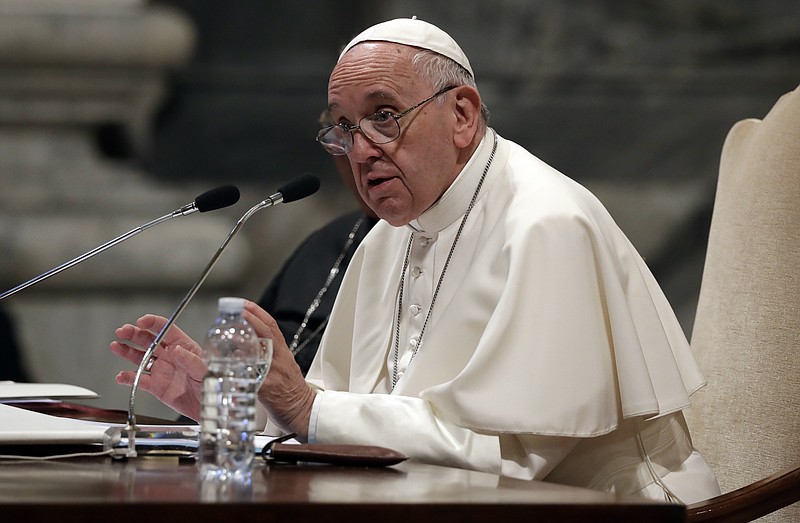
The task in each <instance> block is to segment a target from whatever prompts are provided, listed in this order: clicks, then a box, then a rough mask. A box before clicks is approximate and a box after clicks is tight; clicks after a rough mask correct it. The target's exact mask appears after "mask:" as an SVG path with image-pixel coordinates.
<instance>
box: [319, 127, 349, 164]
mask: <svg viewBox="0 0 800 523" xmlns="http://www.w3.org/2000/svg"><path fill="white" fill-rule="evenodd" d="M317 141H318V142H319V143H320V144H321V145H322V147H323V148H324V149H325V150H326V151H327V152H328V153H330V154H332V155H334V156H341V155H343V154H347V153H348V152H350V149H352V148H353V135H352V134H350V131H345V130H344V129H342V128H341V127H339V126H338V125H333V126H330V127H323V128H322V129H320V130H319V133H317Z"/></svg>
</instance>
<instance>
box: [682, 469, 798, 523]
mask: <svg viewBox="0 0 800 523" xmlns="http://www.w3.org/2000/svg"><path fill="white" fill-rule="evenodd" d="M797 501H800V464H798V465H795V466H794V467H791V468H788V469H786V470H783V471H781V472H778V473H777V474H773V475H772V476H769V477H767V478H764V479H762V480H760V481H756V482H755V483H751V484H750V485H746V486H744V487H742V488H740V489H737V490H734V491H731V492H728V493H726V494H722V495H720V496H717V497H714V498H711V499H708V500H706V501H701V502H699V503H693V504H691V505H687V507H686V521H687V522H688V523H695V522H699V521H711V522H725V523H735V522H740V521H741V522H744V521H752V520H754V519H756V518H759V517H761V516H764V515H766V514H769V513H771V512H774V511H776V510H778V509H781V508H783V507H786V506H789V505H791V504H793V503H796V502H797Z"/></svg>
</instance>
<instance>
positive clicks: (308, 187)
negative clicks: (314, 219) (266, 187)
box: [278, 173, 319, 203]
mask: <svg viewBox="0 0 800 523" xmlns="http://www.w3.org/2000/svg"><path fill="white" fill-rule="evenodd" d="M318 189H319V178H317V177H316V176H314V175H313V174H311V173H305V174H301V175H300V176H298V177H297V178H294V179H293V180H289V181H288V182H286V183H285V184H283V185H282V186H281V187H278V192H279V193H281V195H282V196H283V203H289V202H293V201H296V200H300V199H301V198H305V197H306V196H311V195H312V194H314V193H315V192H317V190H318Z"/></svg>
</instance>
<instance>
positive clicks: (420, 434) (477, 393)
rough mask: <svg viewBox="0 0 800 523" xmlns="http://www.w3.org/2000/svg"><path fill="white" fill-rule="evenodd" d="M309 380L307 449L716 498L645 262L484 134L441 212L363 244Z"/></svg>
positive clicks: (540, 169)
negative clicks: (344, 449) (332, 446)
mask: <svg viewBox="0 0 800 523" xmlns="http://www.w3.org/2000/svg"><path fill="white" fill-rule="evenodd" d="M495 140H496V146H495ZM493 150H494V155H493V158H492V160H491V162H490V161H489V158H490V156H491V155H492V151H493ZM487 164H489V168H488V170H487V172H486V176H485V179H484V180H483V183H482V185H481V188H480V192H479V193H478V195H477V198H476V200H475V203H474V206H473V207H472V209H471V211H470V214H469V219H468V220H467V221H466V222H465V223H464V227H463V230H462V231H461V233H460V237H459V239H458V242H457V244H456V246H455V248H454V252H453V255H452V257H451V258H450V260H449V263H448V265H447V269H446V272H445V275H444V277H443V278H441V280H442V281H441V286H440V288H439V289H438V295H437V296H436V301H435V304H434V308H433V310H432V312H431V314H430V317H428V318H427V325H425V323H426V316H427V313H428V311H429V310H430V307H431V302H432V299H433V296H434V293H436V286H437V283H438V280H439V278H440V276H441V274H442V271H443V270H444V265H445V263H446V262H447V258H448V254H449V251H450V249H451V246H452V244H453V242H454V239H455V236H456V234H457V231H458V229H459V227H460V226H461V221H462V218H463V216H464V214H465V212H466V210H467V208H468V206H469V204H470V201H471V198H472V197H473V194H474V191H475V188H476V187H477V184H478V182H479V180H480V178H481V175H482V173H483V171H484V169H485V167H486V165H487ZM409 242H410V248H409ZM407 248H409V250H408V254H406V249H407ZM406 258H407V260H408V261H407V262H406ZM404 265H406V268H405V277H404V278H403V281H404V288H403V290H402V295H403V303H402V309H401V310H399V311H398V307H399V306H400V304H399V297H400V294H401V289H400V288H399V282H400V281H401V274H403V272H404V271H403V266H404ZM398 317H399V318H400V324H399V338H398V339H397V340H395V335H396V333H397V329H396V327H397V323H396V321H397V318H398ZM423 327H424V329H425V331H424V332H422V329H423ZM395 358H396V363H395ZM395 366H396V369H397V370H396V384H395V385H394V386H393V383H392V382H393V378H394V374H395V373H394V369H395ZM308 380H309V382H310V383H312V384H313V385H315V386H316V387H317V388H318V389H319V392H318V395H317V397H316V400H315V406H314V412H313V415H312V420H311V425H310V429H309V439H310V441H316V442H320V443H363V444H380V445H383V446H389V447H392V448H394V449H397V450H400V451H402V452H404V453H406V454H408V455H409V456H412V457H413V458H414V459H418V460H421V461H427V462H431V463H437V464H444V465H449V466H456V467H464V468H470V469H476V470H484V471H490V472H494V473H500V474H505V475H509V476H514V477H522V478H536V479H546V480H551V481H557V482H560V483H568V484H574V485H580V486H585V487H590V488H595V489H602V490H611V491H616V492H622V493H642V494H643V495H647V496H650V497H657V498H662V497H664V496H665V491H666V494H667V495H669V496H674V497H675V498H677V499H678V500H680V501H683V502H685V503H688V502H692V501H697V500H700V499H705V498H707V497H710V496H713V495H715V494H716V493H718V487H717V484H716V480H715V478H714V475H713V473H712V472H711V471H710V469H709V468H708V466H707V464H706V463H705V461H704V460H703V458H702V457H701V456H700V455H699V453H697V452H696V451H695V450H694V449H693V448H692V444H691V439H690V437H689V434H688V430H687V428H686V425H685V422H684V419H683V415H682V414H681V410H682V409H684V408H686V407H688V406H689V404H690V403H689V396H690V395H691V393H693V392H694V391H696V390H697V389H699V388H700V387H702V386H703V385H704V381H703V377H702V375H701V373H700V371H699V370H698V368H697V365H696V363H695V360H694V357H693V356H692V354H691V352H690V348H689V345H688V343H687V341H686V338H685V336H684V334H683V332H682V330H681V328H680V325H679V324H678V322H677V320H676V318H675V316H674V314H673V312H672V309H671V308H670V306H669V304H668V303H667V301H666V299H665V297H664V295H663V293H662V292H661V290H660V288H659V286H658V284H657V283H656V281H655V280H654V278H653V276H652V275H651V273H650V272H649V270H648V269H647V266H646V265H645V263H644V261H643V260H642V258H641V257H640V256H639V254H638V253H637V252H636V250H635V249H634V247H633V246H632V245H631V243H630V242H629V241H628V239H627V238H626V237H625V236H624V234H623V233H622V232H621V231H620V229H619V228H618V227H617V225H616V224H615V223H614V221H613V219H612V218H611V217H610V216H609V214H608V212H607V211H606V210H605V209H604V208H603V206H602V205H601V204H600V203H599V202H598V200H597V199H596V198H595V197H594V196H592V195H591V194H590V193H589V192H588V191H587V190H586V189H585V188H583V187H582V186H580V185H579V184H577V183H576V182H574V181H572V180H571V179H569V178H567V177H565V176H564V175H562V174H561V173H559V172H557V171H556V170H554V169H553V168H551V167H549V166H548V165H546V164H545V163H543V162H542V161H540V160H539V159H537V158H535V157H534V156H532V155H531V154H529V153H528V152H527V151H525V150H524V149H522V148H521V147H519V146H518V145H516V144H514V143H512V142H509V141H507V140H504V139H503V138H501V137H499V136H497V135H496V133H495V132H494V131H493V130H491V129H489V130H488V131H487V133H486V136H485V137H484V139H483V141H482V142H481V145H480V147H479V148H478V149H477V151H476V152H475V154H474V155H473V157H472V159H471V160H470V161H469V163H468V164H467V166H466V167H465V168H464V170H463V171H462V172H461V174H460V175H459V176H458V178H457V179H456V181H455V183H453V184H452V185H451V187H450V188H449V189H448V190H447V192H446V193H445V194H444V196H443V197H442V198H441V199H440V200H439V201H438V202H437V203H436V204H434V205H433V206H432V207H431V208H430V209H428V210H427V211H425V212H424V213H423V214H422V215H421V216H419V218H418V219H416V220H414V221H413V222H411V223H410V224H409V225H408V226H404V227H392V226H391V225H389V224H387V223H386V222H379V223H378V224H377V225H376V227H375V228H374V229H373V230H372V231H371V232H370V234H369V235H368V236H367V238H366V239H365V240H364V242H363V243H362V244H361V246H360V247H359V249H358V250H357V252H356V254H355V255H354V258H353V260H352V262H351V264H350V266H349V267H348V270H347V273H346V275H345V278H344V280H343V283H342V287H341V289H340V291H339V294H338V296H337V300H336V304H335V305H334V309H333V312H332V315H331V319H330V325H329V327H328V329H327V331H326V333H325V337H324V338H323V340H322V344H321V347H320V351H319V352H318V354H317V358H316V359H315V361H314V363H313V364H312V367H311V369H310V371H309V374H308ZM667 485H668V486H667Z"/></svg>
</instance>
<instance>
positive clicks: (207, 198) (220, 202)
mask: <svg viewBox="0 0 800 523" xmlns="http://www.w3.org/2000/svg"><path fill="white" fill-rule="evenodd" d="M238 201H239V189H237V188H236V186H235V185H221V186H220V187H217V188H216V189H211V190H210V191H206V192H204V193H203V194H201V195H200V196H198V197H197V198H195V199H194V201H193V202H192V203H190V204H188V205H184V206H183V207H181V208H180V209H178V210H177V211H175V212H176V213H177V212H179V213H180V214H182V215H183V216H186V215H187V214H192V213H193V212H197V211H200V212H208V211H216V210H217V209H222V208H224V207H229V206H231V205H233V204H234V203H236V202H238Z"/></svg>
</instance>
